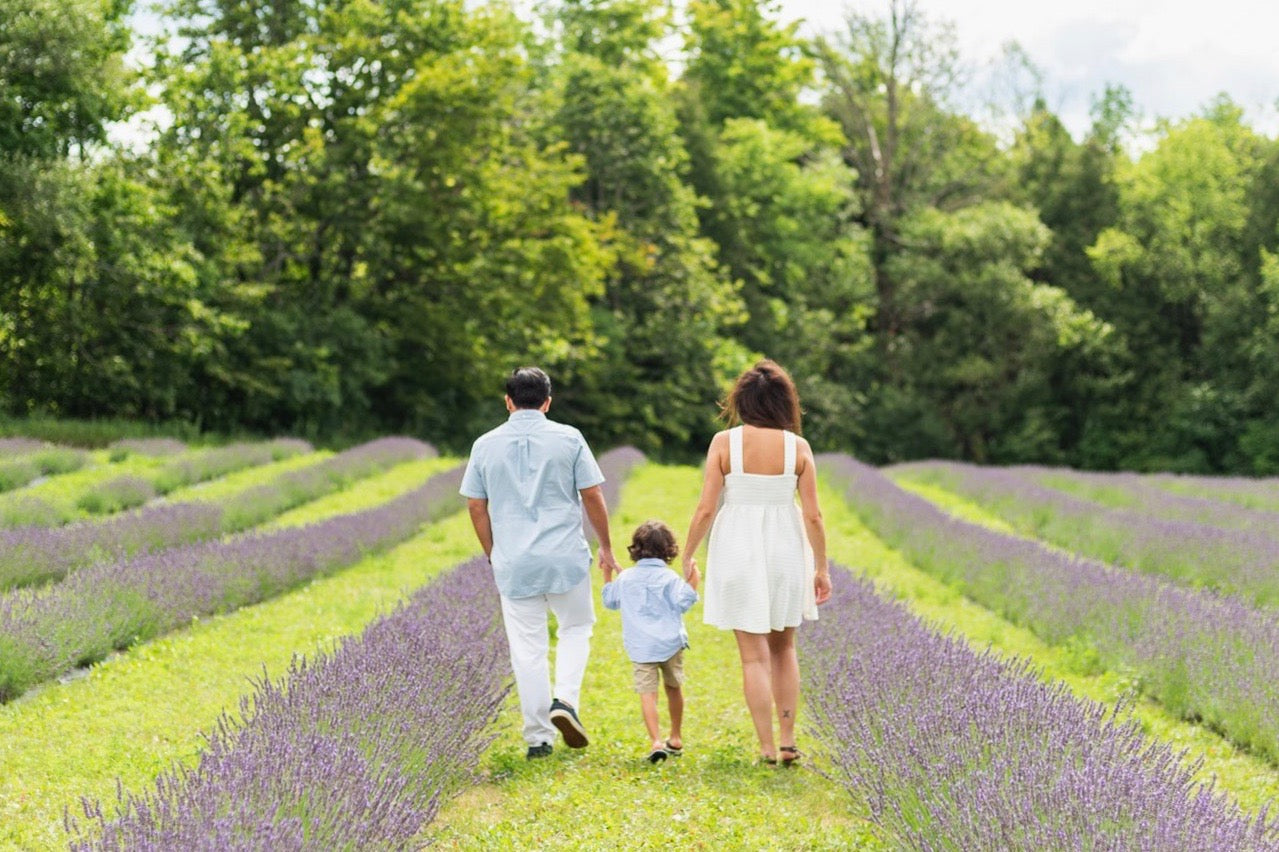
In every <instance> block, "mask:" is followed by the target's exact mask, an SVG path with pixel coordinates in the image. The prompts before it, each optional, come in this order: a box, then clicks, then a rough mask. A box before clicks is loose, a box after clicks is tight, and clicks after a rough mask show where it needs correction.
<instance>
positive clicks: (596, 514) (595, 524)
mask: <svg viewBox="0 0 1279 852" xmlns="http://www.w3.org/2000/svg"><path fill="white" fill-rule="evenodd" d="M581 495H582V507H583V508H584V509H585V510H586V519H587V520H588V521H590V522H591V529H593V530H595V537H596V538H598V539H599V541H600V568H602V569H605V570H607V571H620V570H622V569H621V568H620V567H618V564H617V560H616V559H614V558H613V541H612V539H611V538H610V537H609V534H608V504H607V503H605V502H604V489H603V488H601V487H600V486H598V485H592V486H591V487H590V488H583V489H582V491H581Z"/></svg>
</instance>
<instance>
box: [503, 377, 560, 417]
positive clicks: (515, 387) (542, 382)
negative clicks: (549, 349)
mask: <svg viewBox="0 0 1279 852" xmlns="http://www.w3.org/2000/svg"><path fill="white" fill-rule="evenodd" d="M506 395H507V396H509V397H510V398H511V402H513V403H515V407H516V408H541V407H542V403H544V402H546V401H547V400H548V399H550V398H551V377H550V376H548V375H546V372H545V371H544V370H542V369H541V368H540V367H519V368H517V369H515V370H512V371H511V374H510V375H509V376H507V377H506Z"/></svg>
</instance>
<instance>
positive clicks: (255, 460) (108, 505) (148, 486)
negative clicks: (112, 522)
mask: <svg viewBox="0 0 1279 852" xmlns="http://www.w3.org/2000/svg"><path fill="white" fill-rule="evenodd" d="M312 449H313V448H312V447H311V445H310V444H308V443H307V442H306V441H301V440H298V439H296V438H279V439H276V440H274V441H267V442H264V443H258V444H231V445H229V446H225V447H217V448H215V449H210V450H203V451H201V452H198V453H192V454H187V455H183V456H181V457H179V458H177V459H174V460H173V461H171V462H169V463H168V464H166V465H164V466H163V467H161V468H160V469H159V470H156V471H154V472H152V473H148V474H145V475H142V476H120V477H116V478H115V479H110V480H107V481H106V482H103V483H100V484H99V485H96V486H94V487H93V488H90V489H89V490H87V491H86V492H85V493H84V494H83V495H82V496H81V497H80V500H79V502H78V503H77V505H78V506H79V507H80V508H81V509H84V510H85V511H86V512H90V513H92V514H96V515H103V514H110V513H112V512H119V511H122V510H124V509H130V508H132V507H134V506H140V505H142V504H143V503H146V502H147V501H148V500H151V499H153V498H154V497H157V496H158V495H161V494H168V493H169V492H170V491H174V490H176V489H178V488H181V487H183V486H186V485H194V484H195V483H197V482H204V481H206V480H209V479H215V478H217V477H219V476H225V475H227V474H228V473H233V472H235V471H237V470H243V469H245V468H248V467H256V466H257V465H263V464H268V463H270V462H275V461H281V460H283V459H287V458H291V457H293V456H296V455H300V454H302V453H309V452H311V451H312Z"/></svg>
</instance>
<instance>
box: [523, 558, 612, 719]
mask: <svg viewBox="0 0 1279 852" xmlns="http://www.w3.org/2000/svg"><path fill="white" fill-rule="evenodd" d="M501 598H502V622H503V623H504V624H505V625H506V641H507V644H509V645H510V646H511V668H512V669H514V670H515V690H516V692H518V693H519V696H520V709H521V710H522V711H523V712H524V741H525V742H527V743H528V744H529V745H537V744H539V743H551V742H554V741H555V735H556V733H557V731H556V729H555V726H553V725H552V724H551V699H552V698H558V699H559V700H560V701H564V702H566V703H568V704H571V705H572V706H573V709H577V702H578V698H579V697H580V696H581V692H582V677H583V676H584V675H585V674H586V659H587V657H588V656H590V652H591V630H592V627H593V625H594V624H595V609H594V607H593V606H592V603H591V577H590V574H587V575H586V579H584V580H582V582H580V583H578V584H577V585H576V586H574V587H573V588H571V589H569V590H568V591H567V592H561V593H560V594H557V595H536V596H534V597H531V598H508V597H507V596H506V595H501ZM548 611H549V612H553V613H555V620H556V623H557V628H556V636H557V640H556V645H555V691H554V692H552V691H551V675H550V664H549V661H548V660H547V656H548V653H549V650H550V635H549V629H548V625H547V617H546V614H547V612H548Z"/></svg>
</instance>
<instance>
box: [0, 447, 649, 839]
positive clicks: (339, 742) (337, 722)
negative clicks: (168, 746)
mask: <svg viewBox="0 0 1279 852" xmlns="http://www.w3.org/2000/svg"><path fill="white" fill-rule="evenodd" d="M641 459H642V455H640V454H639V453H638V451H635V450H633V449H631V448H622V449H620V450H614V451H611V452H608V453H605V454H604V455H602V456H601V457H600V467H601V468H602V469H603V471H604V473H605V476H606V478H607V480H608V482H609V487H607V488H606V489H605V497H606V500H608V502H609V503H610V505H615V501H616V499H617V496H618V494H619V493H620V487H621V484H622V482H623V480H624V479H625V476H626V474H627V472H629V470H630V469H631V468H632V467H633V466H634V464H636V463H637V462H638V461H639V460H641ZM460 473H461V468H458V469H457V470H455V471H453V472H451V473H450V474H442V475H441V477H437V478H436V479H441V481H442V482H444V481H445V479H447V483H446V484H447V487H448V488H449V489H450V490H452V491H455V490H456V487H457V485H458V484H459V482H460ZM434 481H435V480H432V482H434ZM428 484H429V483H428ZM459 502H460V501H459ZM316 526H319V525H316ZM311 529H313V528H311ZM2 636H3V634H2V633H0V641H3V639H2ZM508 659H509V656H508V653H507V649H506V641H505V637H504V635H503V634H502V631H501V630H500V628H499V622H498V608H497V589H496V587H494V585H493V580H492V573H491V571H490V570H489V569H488V567H487V565H486V564H485V563H484V562H483V561H482V560H479V559H474V560H471V561H470V562H467V563H463V564H462V565H461V566H459V567H457V568H455V569H453V570H452V571H450V572H449V573H447V574H446V575H445V576H443V577H442V578H440V579H438V580H435V581H433V582H431V583H429V584H427V585H426V586H425V587H423V588H422V589H420V590H419V591H417V592H416V593H414V594H413V596H412V597H411V598H410V600H409V601H408V602H407V603H406V604H405V605H403V606H402V607H401V608H400V609H399V610H397V611H396V612H394V613H392V614H391V615H389V616H387V617H385V618H383V619H381V620H379V621H378V622H375V623H374V624H373V625H371V626H370V627H369V628H368V629H367V630H365V631H364V633H363V635H361V636H360V637H359V638H354V639H347V640H344V641H343V642H342V643H341V644H340V645H339V647H338V648H337V650H335V651H334V652H333V653H332V654H331V655H325V654H321V655H319V656H318V657H317V658H315V659H312V660H309V661H307V660H302V659H301V658H295V659H294V661H293V664H292V665H291V666H290V669H289V672H288V675H287V676H286V677H285V678H284V679H282V680H280V681H278V682H273V681H271V680H269V679H268V678H267V677H265V675H264V677H263V678H262V680H261V681H260V682H259V683H258V684H257V686H256V689H255V692H254V694H253V695H252V696H249V697H246V698H245V699H243V700H242V701H241V706H240V714H239V715H240V717H241V718H243V719H244V721H243V722H242V723H237V722H235V721H233V720H232V719H231V718H230V717H229V716H226V715H224V716H223V717H222V719H221V720H220V721H219V724H218V727H217V729H216V730H215V731H214V733H213V734H212V735H210V736H209V738H208V741H209V745H208V748H207V749H206V750H205V753H204V754H203V755H202V757H201V760H200V762H199V764H198V765H197V766H196V767H195V769H193V770H185V769H182V768H177V769H174V770H170V771H169V772H166V773H164V774H162V775H161V776H160V778H159V779H158V780H157V782H156V788H155V790H154V791H152V792H150V793H146V794H141V795H135V794H126V793H124V791H123V789H122V788H121V789H120V791H119V793H118V795H117V799H118V805H117V809H116V810H117V813H116V814H115V815H113V816H108V815H107V814H106V813H105V812H104V810H103V808H102V806H101V805H100V804H98V803H96V802H91V801H87V800H86V801H85V802H84V817H83V822H82V821H81V820H77V819H72V818H68V820H67V830H68V832H69V833H70V834H71V835H72V848H74V849H77V850H89V849H107V850H109V849H139V850H149V849H190V850H219V852H220V850H222V849H225V848H243V847H252V848H270V849H273V850H274V849H281V850H295V849H296V850H301V849H312V848H321V849H336V848H368V847H371V848H379V849H382V848H391V849H398V848H409V847H411V846H414V845H416V843H417V842H418V837H419V835H420V833H421V832H422V830H423V828H424V827H425V826H426V825H427V824H428V823H429V822H430V821H431V820H432V819H433V818H434V817H435V815H436V813H437V812H438V810H439V808H440V806H441V804H442V803H443V802H444V801H445V800H446V799H447V798H448V797H449V796H451V795H453V794H455V793H456V792H458V791H459V790H460V789H462V788H463V787H464V786H466V785H467V784H469V783H471V782H472V781H473V778H474V771H475V767H476V765H477V764H478V760H479V756H480V754H481V753H482V752H483V750H484V749H485V747H486V746H487V744H488V743H489V742H490V741H491V739H492V737H493V733H492V731H491V730H490V729H489V726H490V724H491V723H492V721H493V720H494V719H495V718H496V716H497V713H498V711H499V709H500V707H501V704H502V701H503V698H504V696H505V694H506V692H507V691H508V690H509V688H510V687H509V663H508Z"/></svg>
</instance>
